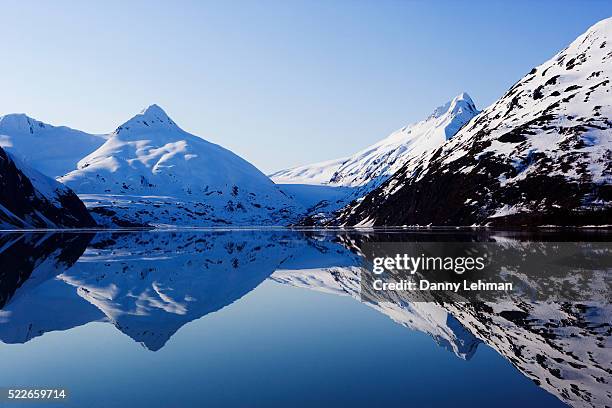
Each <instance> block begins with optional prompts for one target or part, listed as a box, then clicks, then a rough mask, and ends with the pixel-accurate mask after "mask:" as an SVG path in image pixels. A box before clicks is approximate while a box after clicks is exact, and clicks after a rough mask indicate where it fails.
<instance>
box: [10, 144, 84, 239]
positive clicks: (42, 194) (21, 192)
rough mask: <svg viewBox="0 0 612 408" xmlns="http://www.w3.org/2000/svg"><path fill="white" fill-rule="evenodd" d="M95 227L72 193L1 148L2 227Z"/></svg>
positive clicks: (79, 201) (81, 204)
mask: <svg viewBox="0 0 612 408" xmlns="http://www.w3.org/2000/svg"><path fill="white" fill-rule="evenodd" d="M95 225H96V223H95V222H94V220H93V218H92V217H91V215H90V214H89V212H88V211H87V209H86V208H85V206H84V205H83V203H82V202H81V200H79V198H78V197H77V196H76V194H74V193H73V192H72V190H70V189H69V188H67V187H66V186H64V185H62V184H60V183H58V182H57V181H55V180H53V179H51V178H49V177H47V176H44V175H43V174H41V173H39V172H38V171H36V170H34V169H32V168H30V167H28V166H27V165H25V164H24V163H21V162H20V161H19V160H18V159H16V158H14V157H12V156H11V155H9V154H7V153H6V152H5V151H4V150H2V148H0V228H5V229H17V228H84V227H94V226H95Z"/></svg>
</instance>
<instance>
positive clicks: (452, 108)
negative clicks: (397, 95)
mask: <svg viewBox="0 0 612 408" xmlns="http://www.w3.org/2000/svg"><path fill="white" fill-rule="evenodd" d="M463 110H468V111H471V112H477V110H476V106H475V105H474V101H472V98H470V95H468V94H467V92H461V93H460V94H459V95H457V96H455V97H454V98H453V99H451V100H450V101H448V102H446V103H445V104H444V105H442V106H438V107H437V108H436V109H434V111H433V113H432V114H431V115H430V116H429V117H430V118H439V117H441V116H443V115H445V114H447V113H450V114H453V115H454V114H457V113H461V111H463Z"/></svg>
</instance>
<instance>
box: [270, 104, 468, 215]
mask: <svg viewBox="0 0 612 408" xmlns="http://www.w3.org/2000/svg"><path fill="white" fill-rule="evenodd" d="M476 114H478V110H477V109H476V107H475V106H474V102H472V99H471V98H470V97H469V95H468V94H466V93H461V94H460V95H458V96H456V97H455V98H453V100H451V101H449V102H447V103H445V104H444V105H442V106H440V107H438V108H436V109H435V110H434V111H433V113H432V114H431V115H429V117H427V118H426V119H425V120H422V121H420V122H417V123H413V124H411V125H408V126H405V127H403V128H402V129H399V130H398V131H396V132H393V133H392V134H391V135H390V136H388V137H386V138H385V139H383V140H381V141H379V142H378V143H375V144H373V145H372V146H369V147H367V148H365V149H363V150H361V151H359V152H357V153H355V154H354V155H352V156H350V157H347V158H343V159H337V160H330V161H326V162H321V163H315V164H312V165H306V166H300V167H296V168H292V169H288V170H282V171H279V172H276V173H274V174H272V175H270V177H271V178H272V180H274V181H275V182H276V183H278V184H280V185H281V188H282V189H283V190H284V191H285V192H286V193H287V194H289V195H290V196H291V197H294V198H295V199H296V200H297V201H299V202H301V203H302V205H303V206H304V207H306V209H307V210H306V214H305V216H304V217H302V219H301V220H300V221H299V223H300V224H302V225H320V224H324V223H326V222H328V221H329V219H330V218H331V214H332V213H333V212H335V211H338V210H339V209H341V208H342V207H344V206H346V205H347V204H349V203H350V202H352V201H354V200H358V199H360V198H361V197H363V196H364V195H366V194H367V193H369V192H370V191H371V190H373V189H374V188H376V187H377V186H379V185H380V184H381V183H383V182H384V181H385V180H386V179H387V178H389V177H390V176H391V175H393V174H394V173H395V172H396V171H397V170H398V169H400V168H401V167H402V166H403V165H404V164H405V163H406V162H408V161H410V160H412V159H413V158H414V157H416V156H418V155H420V154H422V153H423V152H427V151H431V150H433V149H436V148H437V147H439V146H441V145H442V144H443V143H445V142H446V141H447V140H448V139H450V138H451V137H453V136H454V135H455V133H457V131H458V130H459V129H460V128H461V127H462V126H464V125H465V124H466V123H467V122H469V121H470V119H472V118H473V117H474V116H475V115H476ZM313 185H317V186H319V187H325V188H326V189H327V190H328V191H326V189H325V188H320V189H319V190H318V191H313ZM314 192H318V193H320V194H318V195H319V196H320V197H321V199H320V200H318V201H317V200H316V199H312V198H314V197H315V195H316V194H312V193H314ZM303 197H306V198H308V199H303Z"/></svg>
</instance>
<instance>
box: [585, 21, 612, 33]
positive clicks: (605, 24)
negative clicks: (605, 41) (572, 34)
mask: <svg viewBox="0 0 612 408" xmlns="http://www.w3.org/2000/svg"><path fill="white" fill-rule="evenodd" d="M590 32H601V33H605V34H608V35H609V34H610V33H612V17H608V18H604V19H603V20H600V21H598V22H597V23H595V24H593V25H592V26H591V27H589V29H588V30H587V33H590Z"/></svg>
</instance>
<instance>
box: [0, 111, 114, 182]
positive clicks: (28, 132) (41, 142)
mask: <svg viewBox="0 0 612 408" xmlns="http://www.w3.org/2000/svg"><path fill="white" fill-rule="evenodd" d="M106 138H107V136H106V135H93V134H89V133H85V132H81V131H79V130H74V129H70V128H69V127H66V126H52V125H49V124H47V123H43V122H41V121H39V120H36V119H32V118H30V117H29V116H26V115H24V114H9V115H4V116H0V147H2V148H3V149H5V150H6V151H8V152H9V153H11V154H12V155H13V156H14V157H17V158H19V159H20V160H21V161H23V162H24V163H27V164H28V165H29V166H30V167H33V168H35V169H36V170H38V171H40V172H41V173H43V174H45V175H47V176H49V177H53V178H56V177H60V176H63V175H64V174H66V173H68V172H69V171H72V170H74V169H75V168H76V167H77V163H78V162H79V160H81V159H82V158H83V157H85V156H87V155H88V154H89V153H91V152H93V151H94V150H96V149H97V148H98V147H100V146H101V145H102V144H103V143H104V141H105V140H106Z"/></svg>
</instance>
